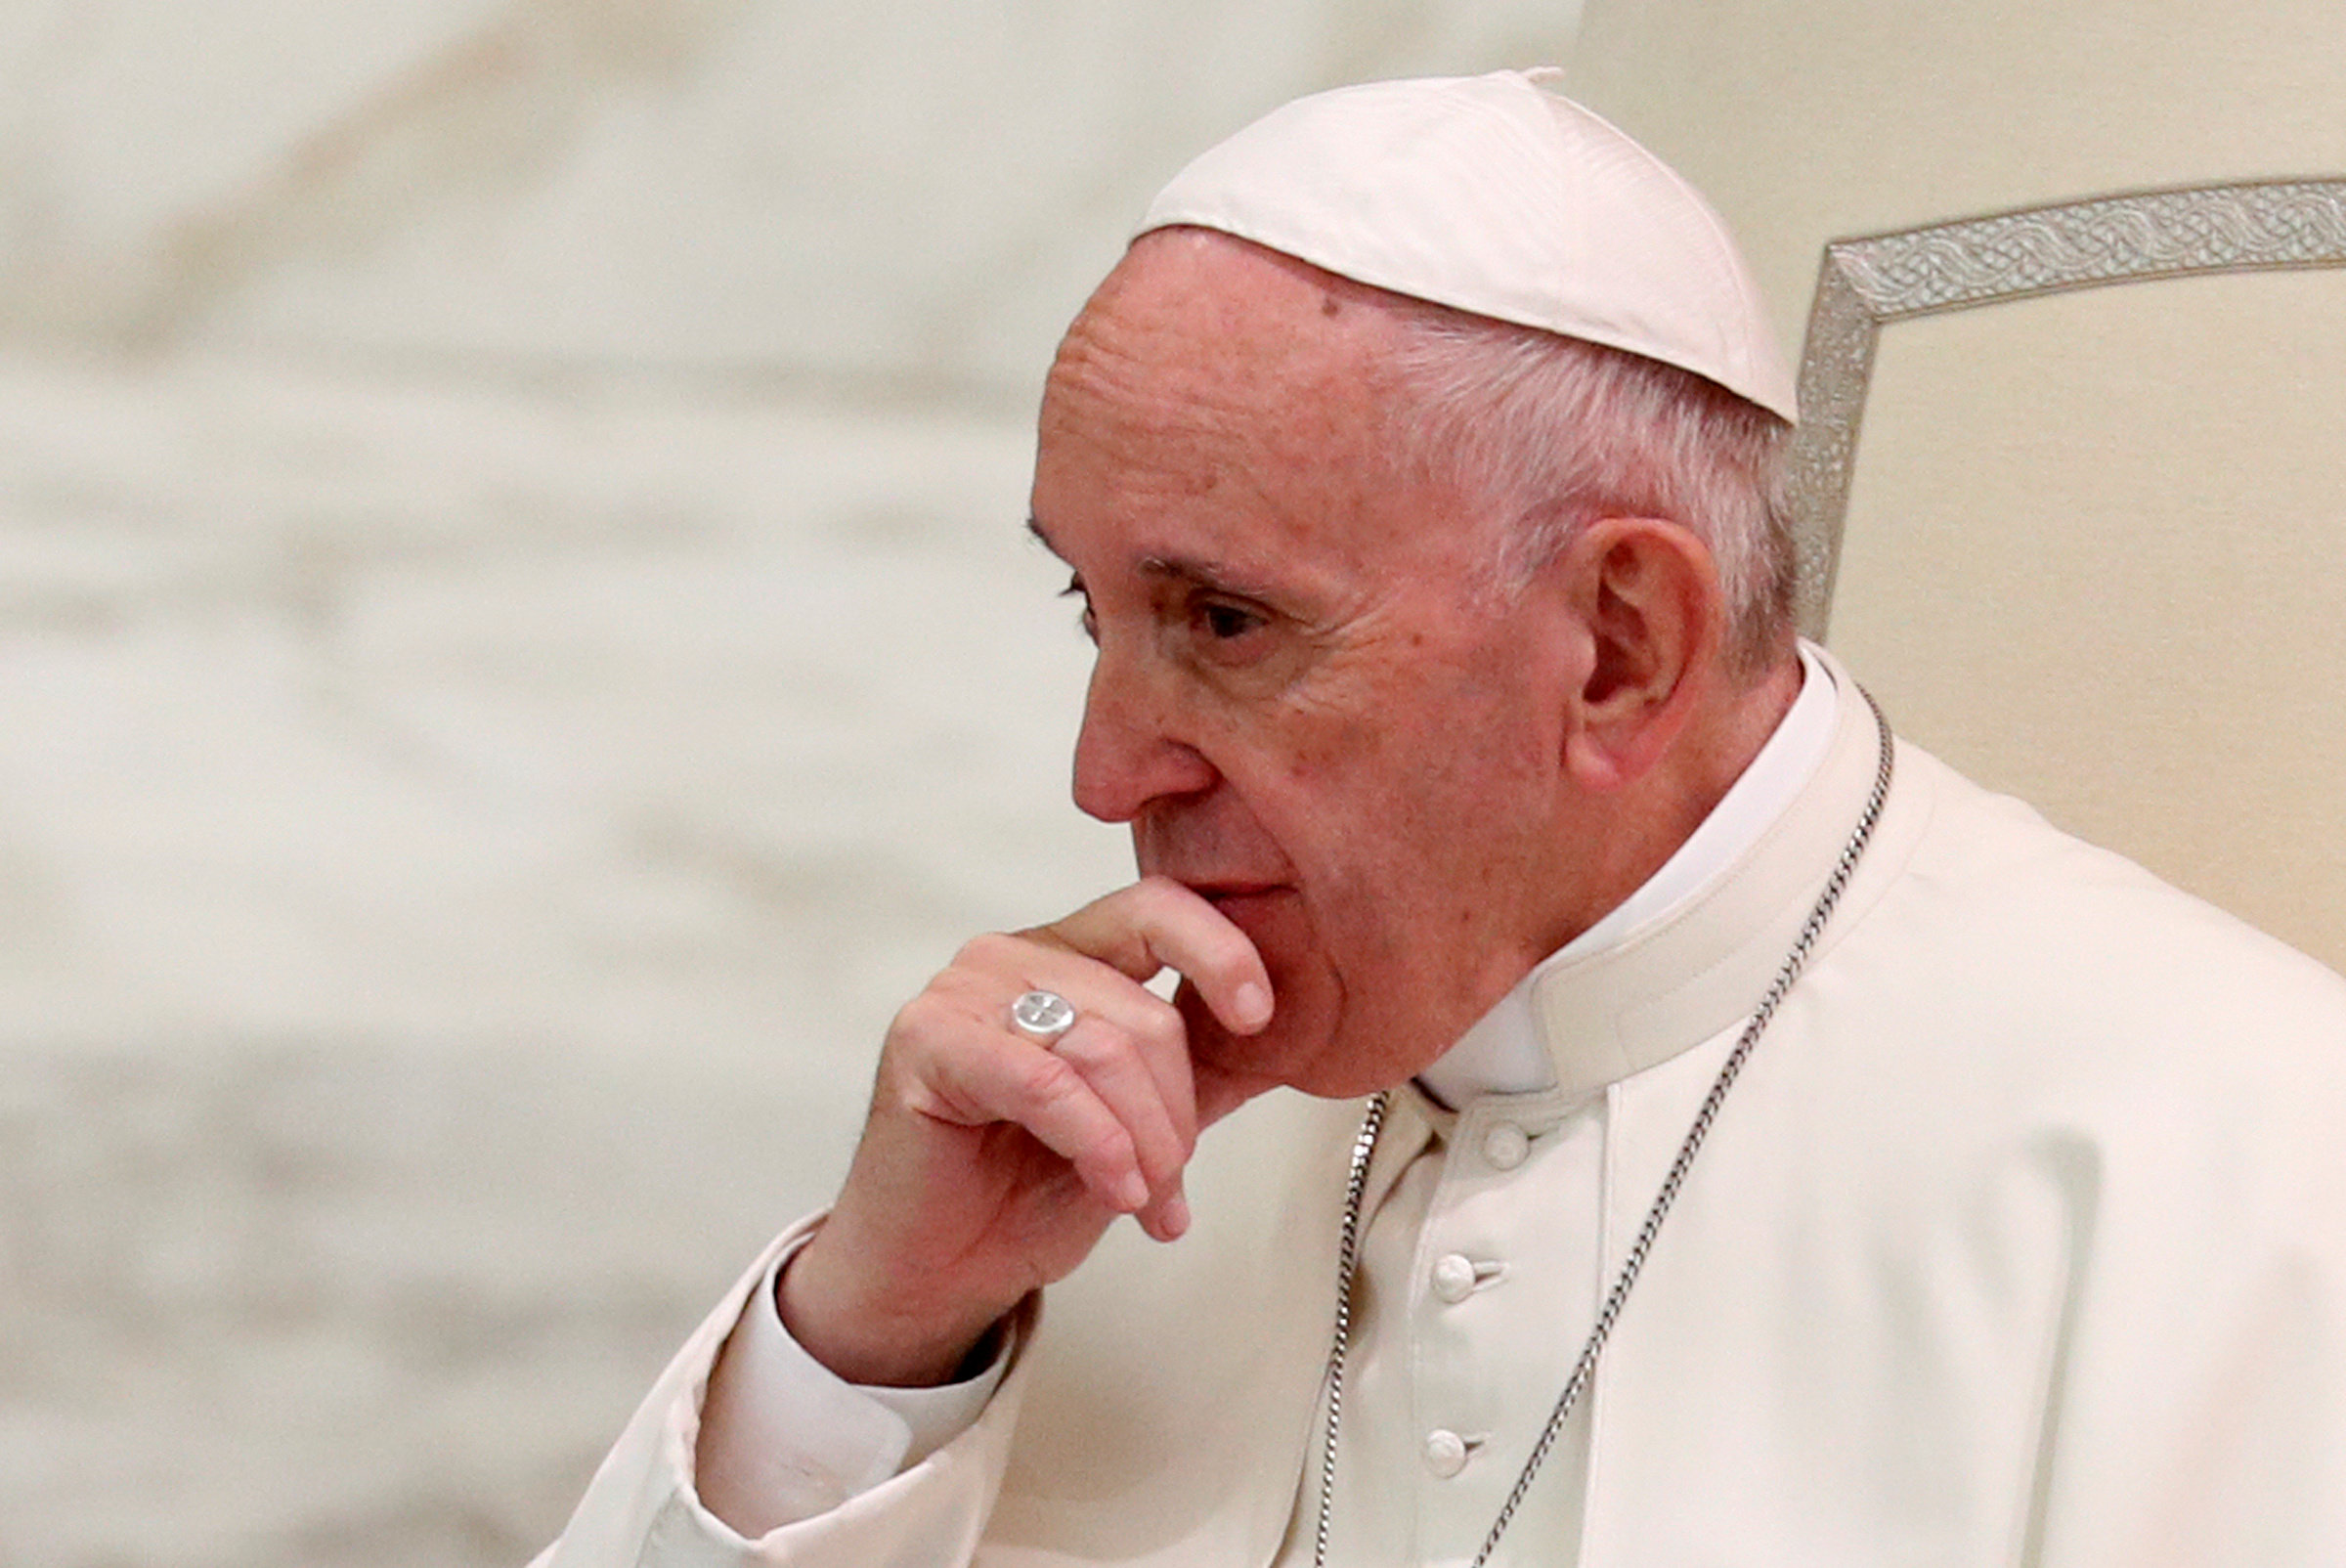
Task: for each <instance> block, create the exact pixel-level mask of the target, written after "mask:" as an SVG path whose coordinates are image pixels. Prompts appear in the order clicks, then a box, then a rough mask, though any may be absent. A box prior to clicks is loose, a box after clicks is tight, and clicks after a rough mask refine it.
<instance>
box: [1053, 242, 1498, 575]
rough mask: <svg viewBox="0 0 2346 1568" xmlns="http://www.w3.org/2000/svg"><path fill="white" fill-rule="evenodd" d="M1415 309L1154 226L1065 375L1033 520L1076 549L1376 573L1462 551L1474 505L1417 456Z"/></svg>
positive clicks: (1059, 375)
mask: <svg viewBox="0 0 2346 1568" xmlns="http://www.w3.org/2000/svg"><path fill="white" fill-rule="evenodd" d="M1404 303H1407V304H1410V305H1412V306H1413V302H1404ZM1407 319H1408V311H1407V309H1405V308H1399V307H1398V306H1397V302H1395V301H1394V300H1393V299H1392V296H1390V295H1386V294H1384V293H1383V292H1382V291H1381V290H1378V289H1375V288H1371V287H1368V286H1367V285H1364V284H1361V283H1354V282H1352V281H1351V280H1348V279H1343V278H1338V277H1335V276H1333V275H1332V274H1328V273H1325V272H1323V271H1321V270H1320V269H1318V268H1316V267H1313V266H1311V265H1309V264H1308V263H1304V262H1300V261H1297V260H1295V259H1294V258H1292V257H1289V256H1284V255H1282V254H1279V253H1277V252H1274V251H1270V250H1266V249H1264V248H1263V247H1261V246H1258V245H1254V244H1251V243H1249V242H1247V241H1244V240H1236V239H1233V238H1231V237H1229V236H1226V235H1219V234H1211V233H1206V232H1203V231H1195V230H1187V231H1184V230H1173V231H1158V232H1155V233H1152V234H1150V235H1148V236H1144V237H1143V238H1142V239H1141V240H1138V241H1136V242H1135V244H1134V245H1133V247H1132V249H1131V251H1130V252H1128V253H1127V255H1126V256H1125V258H1124V260H1123V262H1122V263H1120V264H1119V265H1118V267H1117V268H1116V270H1115V271H1114V272H1113V273H1112V274H1110V276H1109V278H1108V281H1107V282H1106V283H1103V284H1102V285H1101V287H1100V289H1099V291H1098V292H1097V293H1095V294H1094V296H1093V298H1092V300H1091V302H1090V303H1089V304H1088V305H1087V306H1086V307H1085V308H1084V311H1083V313H1082V314H1081V315H1080V316H1079V317H1078V318H1077V319H1076V322H1075V324H1074V326H1073V327H1071V328H1070V329H1069V330H1068V333H1067V336H1066V338H1065V340H1064V343H1063V344H1062V345H1061V349H1060V353H1059V356H1058V358H1057V360H1056V362H1055V363H1054V366H1053V368H1052V372H1051V376H1050V380H1049V382H1048V384H1047V387H1046V391H1045V396H1044V400H1043V410H1042V420H1041V429H1040V443H1039V447H1038V454H1037V460H1036V469H1035V491H1034V501H1033V510H1034V518H1035V521H1036V524H1037V525H1038V528H1039V529H1040V530H1041V531H1042V532H1043V533H1044V535H1045V536H1046V538H1048V539H1049V540H1051V541H1052V543H1053V544H1054V546H1055V547H1059V548H1061V552H1062V553H1063V554H1067V553H1070V549H1069V547H1068V546H1067V544H1066V542H1068V541H1073V542H1074V547H1075V548H1076V549H1078V550H1079V549H1081V548H1084V547H1091V546H1100V545H1104V544H1109V543H1111V542H1112V544H1113V545H1114V546H1115V548H1116V550H1117V551H1118V552H1121V553H1124V554H1126V555H1128V556H1130V557H1131V558H1135V559H1138V558H1143V557H1163V558H1180V557H1186V556H1197V555H1204V554H1211V555H1214V556H1217V557H1220V558H1227V559H1231V560H1233V561H1238V560H1239V559H1240V558H1254V559H1257V560H1259V559H1260V558H1263V557H1267V556H1271V555H1277V554H1281V553H1284V554H1287V555H1289V556H1290V557H1295V558H1300V557H1304V556H1310V557H1313V558H1316V559H1324V560H1326V561H1328V562H1330V563H1331V564H1332V563H1336V562H1342V563H1344V566H1345V569H1347V570H1352V569H1361V570H1367V569H1369V568H1371V567H1372V566H1375V565H1376V564H1377V563H1382V562H1391V561H1399V560H1404V559H1408V560H1417V561H1425V560H1428V559H1430V558H1432V557H1434V556H1436V555H1445V554H1448V553H1450V552H1451V551H1452V549H1453V548H1454V545H1453V542H1452V541H1451V540H1449V539H1448V538H1446V537H1445V536H1448V535H1451V534H1453V533H1456V532H1459V528H1458V524H1457V520H1458V519H1459V517H1460V514H1461V509H1460V508H1458V507H1456V506H1455V505H1450V504H1444V503H1443V499H1442V498H1440V497H1437V496H1434V495H1432V494H1430V491H1429V487H1430V485H1431V483H1432V481H1431V479H1430V478H1429V477H1428V476H1427V475H1426V474H1425V473H1424V472H1422V471H1421V470H1423V469H1424V468H1425V467H1426V465H1425V464H1423V463H1421V462H1419V461H1418V460H1417V457H1416V454H1415V449H1414V444H1413V420H1414V418H1415V415H1414V414H1413V412H1412V410H1413V406H1414V405H1413V401H1412V397H1411V396H1410V395H1409V393H1408V389H1407V388H1406V387H1405V385H1404V383H1403V379H1402V376H1401V373H1400V371H1399V370H1397V368H1396V367H1397V365H1398V364H1399V363H1400V361H1401V359H1402V357H1403V356H1402V349H1403V347H1404V344H1405V340H1406V326H1407ZM1079 564H1080V563H1079Z"/></svg>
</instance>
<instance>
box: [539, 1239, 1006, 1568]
mask: <svg viewBox="0 0 2346 1568" xmlns="http://www.w3.org/2000/svg"><path fill="white" fill-rule="evenodd" d="M815 1223H816V1222H815V1221H811V1220H810V1221H806V1222H804V1223H802V1224H800V1225H797V1226H794V1227H792V1228H791V1230H790V1231H788V1232H786V1233H784V1235H783V1236H782V1237H781V1238H780V1239H779V1240H777V1241H775V1243H774V1244H773V1245H772V1246H771V1247H769V1248H768V1249H767V1251H766V1252H765V1254H764V1255H763V1256H761V1257H760V1259H759V1260H758V1261H757V1263H756V1264H754V1265H753V1266H752V1267H751V1269H750V1270H749V1272H748V1273H747V1274H745V1275H744V1276H743V1278H742V1279H741V1280H740V1281H738V1282H736V1284H735V1285H734V1286H733V1288H732V1289H731V1290H730V1291H728V1292H727V1293H726V1295H725V1297H724V1299H723V1300H722V1301H720V1302H719V1303H718V1304H717V1310H716V1311H714V1312H712V1313H711V1314H710V1315H709V1317H708V1319H707V1320H705V1321H704V1322H703V1323H702V1324H701V1326H700V1328H697V1329H696V1330H695V1331H694V1332H693V1334H692V1336H691V1338H689V1339H688V1340H686V1341H685V1344H684V1347H683V1349H682V1350H680V1351H679V1352H678V1353H677V1355H676V1358H675V1359H674V1360H673V1362H671V1363H670V1364H669V1367H668V1369H667V1371H666V1372H662V1373H661V1375H660V1378H659V1380H658V1381H657V1382H656V1383H655V1384H653V1386H652V1391H651V1393H650V1395H649V1396H647V1397H646V1398H645V1400H644V1402H643V1404H642V1405H641V1406H640V1407H639V1408H638V1409H637V1410H636V1412H635V1415H634V1416H633V1417H632V1418H631V1419H630V1421H629V1422H628V1425H627V1427H626V1429H625V1430H624V1431H623V1432H622V1433H621V1434H620V1438H619V1441H618V1443H617V1444H615V1445H614V1446H613V1448H612V1450H611V1453H610V1454H609V1456H608V1457H606V1458H605V1459H604V1460H603V1463H602V1465H601V1467H600V1468H599V1469H597V1470H596V1472H595V1474H594V1478H593V1480H592V1481H590V1482H589V1483H588V1484H587V1488H586V1496H585V1497H584V1498H582V1499H581V1500H580V1503H579V1506H578V1509H577V1511H576V1512H575V1513H573V1514H572V1516H571V1519H570V1523H569V1525H568V1526H567V1527H565V1528H564V1530H563V1532H562V1536H561V1538H560V1539H559V1540H557V1541H556V1542H555V1543H554V1544H553V1545H552V1546H549V1547H547V1548H546V1550H545V1551H544V1552H543V1553H542V1554H541V1555H540V1556H539V1557H538V1559H537V1561H536V1564H535V1565H534V1568H765V1565H772V1568H950V1565H953V1564H962V1563H967V1562H969V1561H970V1560H971V1559H972V1557H973V1555H974V1553H975V1552H976V1550H977V1541H978V1538H979V1537H980V1535H982V1533H983V1532H984V1529H985V1522H986V1519H987V1517H988V1515H989V1514H990V1513H991V1512H992V1509H993V1503H994V1499H995V1497H996V1495H997V1494H998V1493H999V1492H1000V1490H1001V1484H1002V1474H1003V1471H1004V1469H1005V1467H1006V1466H1007V1464H1008V1461H1009V1453H1010V1435H1011V1431H1012V1428H1013V1425H1014V1423H1015V1422H1016V1420H1017V1416H1018V1406H1019V1401H1020V1397H1021V1392H1022V1389H1023V1378H1022V1377H1021V1368H1020V1350H1021V1347H1022V1346H1023V1345H1024V1344H1025V1343H1026V1342H1027V1341H1028V1340H1029V1339H1030V1338H1031V1336H1032V1333H1033V1328H1034V1324H1035V1321H1036V1317H1037V1314H1038V1311H1039V1307H1038V1304H1037V1302H1036V1301H1035V1300H1034V1299H1033V1298H1029V1299H1028V1301H1027V1302H1025V1303H1023V1304H1021V1307H1020V1308H1019V1310H1018V1311H1017V1312H1016V1313H1015V1314H1014V1315H1013V1317H1012V1319H1011V1322H1010V1324H1009V1326H1008V1331H1007V1333H1006V1336H1005V1340H1004V1350H1003V1352H1002V1354H1001V1355H1000V1357H999V1358H998V1361H999V1363H1000V1367H999V1370H998V1371H996V1372H992V1373H990V1375H992V1376H995V1377H998V1379H999V1386H998V1388H997V1389H996V1390H995V1392H994V1395H993V1397H992V1398H991V1399H987V1400H984V1401H983V1408H982V1410H981V1411H980V1412H979V1413H978V1415H977V1418H976V1419H975V1420H974V1421H973V1422H971V1423H970V1424H969V1425H968V1426H967V1427H966V1428H964V1429H962V1430H960V1431H958V1432H956V1433H952V1434H951V1435H950V1436H949V1437H946V1438H945V1439H944V1440H943V1441H942V1442H941V1443H940V1444H939V1445H938V1446H937V1447H936V1448H935V1450H934V1452H932V1453H929V1454H927V1455H926V1456H920V1455H919V1454H918V1452H917V1447H916V1445H917V1443H918V1442H919V1441H920V1437H919V1435H918V1428H919V1427H920V1426H921V1425H922V1424H923V1420H922V1418H921V1416H922V1414H923V1413H921V1412H918V1411H915V1412H913V1413H912V1417H911V1418H908V1417H907V1416H906V1415H905V1414H904V1413H899V1412H891V1411H886V1410H885V1409H884V1408H883V1409H882V1410H881V1411H880V1416H884V1417H885V1419H880V1418H875V1417H873V1416H851V1417H849V1428H848V1434H847V1443H846V1444H845V1445H844V1447H842V1448H840V1449H838V1450H836V1451H834V1450H833V1449H832V1448H830V1447H828V1446H826V1445H828V1444H829V1442H830V1441H831V1440H830V1439H826V1440H824V1443H823V1444H818V1445H817V1446H818V1447H819V1448H821V1449H822V1452H821V1453H818V1454H816V1455H814V1456H813V1458H815V1459H817V1460H818V1461H819V1464H818V1466H817V1471H816V1472H815V1473H810V1474H809V1475H808V1476H807V1477H806V1479H805V1481H804V1490H803V1492H802V1497H805V1496H813V1495H815V1494H816V1493H818V1492H819V1491H820V1490H821V1489H822V1488H823V1487H825V1486H827V1485H829V1484H830V1482H831V1481H833V1480H836V1479H838V1477H837V1476H836V1475H835V1474H834V1472H833V1471H832V1470H830V1469H828V1468H823V1466H828V1465H830V1464H831V1463H833V1462H834V1461H838V1462H839V1463H840V1464H841V1465H842V1466H843V1467H846V1468H854V1469H856V1473H855V1474H854V1475H853V1476H851V1477H847V1479H849V1480H853V1481H858V1482H860V1481H864V1480H873V1484H872V1485H870V1486H869V1487H868V1488H865V1489H861V1490H855V1489H851V1488H847V1487H842V1488H841V1492H842V1494H843V1497H842V1501H840V1502H839V1503H837V1505H836V1506H829V1507H825V1508H824V1509H822V1511H819V1512H815V1513H812V1514H809V1515H806V1516H804V1517H799V1518H796V1519H792V1520H789V1521H788V1522H783V1523H779V1524H777V1525H776V1527H775V1528H772V1529H770V1530H767V1531H765V1532H764V1533H762V1534H760V1535H757V1536H755V1537H751V1536H747V1535H744V1534H743V1533H742V1532H740V1531H737V1530H735V1529H734V1528H732V1527H731V1526H730V1525H728V1524H726V1523H725V1522H724V1521H723V1520H722V1519H720V1518H718V1517H717V1514H716V1513H715V1512H713V1511H712V1510H711V1509H710V1507H709V1506H708V1504H707V1503H706V1502H705V1501H704V1500H703V1498H702V1496H701V1492H700V1487H699V1485H698V1475H699V1468H700V1462H701V1448H702V1439H703V1434H704V1428H705V1420H704V1417H705V1415H706V1414H707V1409H708V1401H709V1398H710V1385H711V1380H712V1376H713V1374H714V1373H715V1372H716V1369H717V1364H718V1361H719V1359H720V1357H722V1356H723V1355H724V1354H725V1349H726V1345H727V1342H728V1341H729V1340H731V1339H732V1338H733V1337H734V1336H735V1334H736V1332H737V1330H738V1329H739V1328H741V1325H742V1323H743V1320H744V1316H745V1309H746V1308H748V1307H750V1306H753V1305H755V1303H756V1298H757V1297H758V1296H759V1295H760V1293H761V1292H762V1293H764V1298H765V1299H766V1300H767V1301H768V1302H770V1301H771V1299H772V1297H771V1293H770V1287H771V1282H772V1280H773V1275H774V1270H775V1268H776V1267H777V1265H778V1263H779V1261H780V1260H781V1259H782V1258H783V1257H785V1256H787V1255H788V1254H789V1252H790V1251H791V1249H792V1248H794V1247H796V1246H797V1245H798V1244H799V1243H801V1242H802V1241H804V1240H805V1238H806V1237H807V1236H808V1235H810V1234H811V1233H812V1230H813V1227H814V1224H815ZM767 1310H768V1311H769V1312H770V1311H771V1310H772V1309H771V1308H770V1306H769V1307H768V1308H767ZM775 1327H776V1328H777V1329H778V1328H779V1322H778V1321H777V1323H776V1326H775ZM818 1386H819V1385H818ZM839 1390H845V1391H846V1392H847V1394H849V1395H854V1394H855V1391H854V1390H852V1389H850V1388H848V1387H847V1385H845V1384H839V1385H838V1388H837V1389H836V1390H833V1391H832V1392H834V1393H836V1392H837V1391H839ZM727 1397H730V1395H728V1396H727ZM826 1399H827V1396H826V1395H825V1394H822V1393H818V1394H817V1395H816V1396H815V1402H816V1404H817V1405H818V1406H821V1405H823V1404H824V1403H825V1401H826ZM891 1423H893V1424H891ZM875 1434H877V1436H878V1439H879V1442H878V1446H877V1447H874V1448H868V1449H865V1450H864V1451H863V1452H864V1458H863V1462H862V1465H861V1466H860V1468H858V1467H857V1465H856V1460H855V1455H854V1452H852V1451H854V1450H856V1449H857V1447H858V1445H859V1444H863V1443H866V1442H867V1441H868V1440H869V1439H871V1438H872V1437H873V1436H874V1435H875ZM834 1436H836V1434H834ZM899 1440H900V1441H901V1442H902V1443H903V1445H904V1447H903V1449H902V1451H901V1453H902V1455H903V1456H904V1457H906V1458H912V1459H916V1460H917V1462H912V1463H909V1464H906V1465H905V1466H904V1467H903V1468H902V1469H901V1470H899V1471H897V1472H896V1473H894V1474H889V1475H884V1476H880V1477H878V1478H876V1479H874V1477H873V1476H872V1474H871V1472H872V1471H873V1470H874V1469H876V1468H882V1467H883V1466H881V1464H880V1459H879V1456H880V1455H881V1454H882V1453H884V1452H885V1451H886V1450H887V1449H888V1448H890V1447H891V1446H892V1445H893V1444H894V1443H896V1442H897V1441H899ZM896 1462H897V1461H896V1460H890V1461H889V1463H888V1465H887V1466H885V1467H886V1468H892V1467H893V1465H894V1464H895V1463H896ZM785 1511H788V1510H785ZM745 1522H751V1521H749V1520H747V1519H745Z"/></svg>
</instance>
